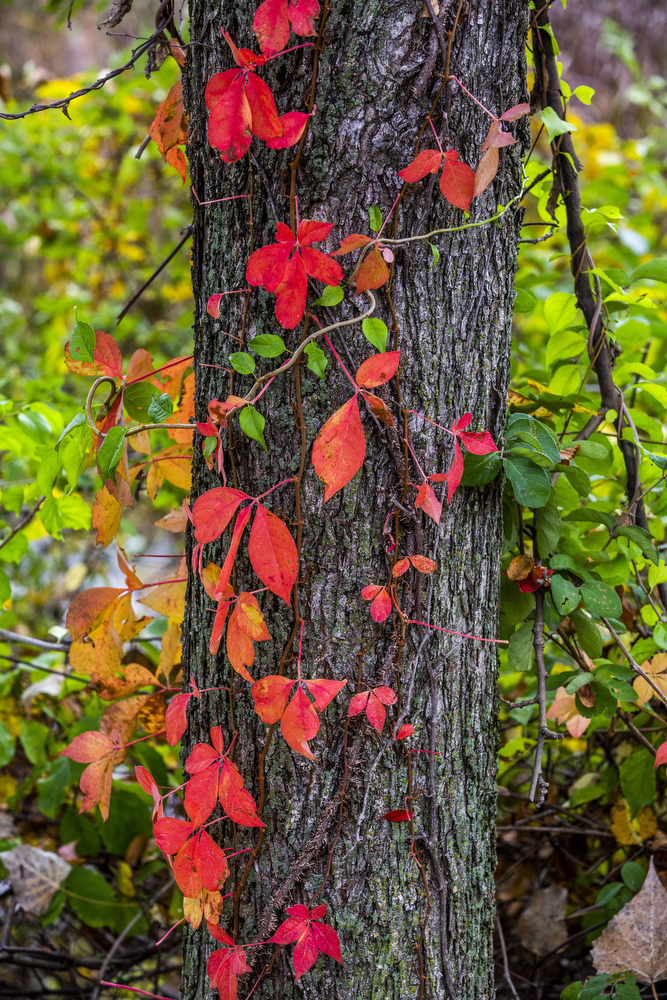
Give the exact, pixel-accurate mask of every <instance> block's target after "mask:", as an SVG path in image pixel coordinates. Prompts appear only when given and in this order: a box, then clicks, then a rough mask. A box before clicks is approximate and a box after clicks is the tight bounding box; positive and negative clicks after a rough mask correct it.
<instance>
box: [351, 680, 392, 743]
mask: <svg viewBox="0 0 667 1000" xmlns="http://www.w3.org/2000/svg"><path fill="white" fill-rule="evenodd" d="M397 701H398V695H397V694H396V692H395V691H394V690H393V689H392V688H390V687H375V688H371V690H370V691H362V692H361V693H360V694H355V696H354V698H353V699H352V701H351V702H350V707H349V708H348V710H347V714H348V716H350V717H352V716H354V715H361V713H362V712H365V713H366V718H367V719H368V721H369V722H370V724H371V726H373V728H374V729H377V731H378V733H380V734H381V733H382V729H383V727H384V722H385V718H386V716H387V713H386V711H385V707H384V706H385V705H395V704H396V702H397ZM396 738H397V739H403V737H402V736H397V737H396Z"/></svg>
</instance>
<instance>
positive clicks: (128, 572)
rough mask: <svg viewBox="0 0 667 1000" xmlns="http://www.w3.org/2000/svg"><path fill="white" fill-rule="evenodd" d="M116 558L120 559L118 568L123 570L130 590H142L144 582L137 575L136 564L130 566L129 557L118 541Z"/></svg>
mask: <svg viewBox="0 0 667 1000" xmlns="http://www.w3.org/2000/svg"><path fill="white" fill-rule="evenodd" d="M116 559H117V560H118V569H119V570H120V571H121V573H122V574H123V576H124V577H125V583H126V584H127V586H128V587H129V589H130V590H141V588H142V587H143V584H142V582H141V580H140V579H139V577H138V576H137V574H136V572H135V570H134V566H130V562H129V559H128V558H127V556H126V554H125V552H124V551H123V549H121V547H120V545H119V544H118V543H117V542H116Z"/></svg>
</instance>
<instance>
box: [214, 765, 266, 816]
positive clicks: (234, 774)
mask: <svg viewBox="0 0 667 1000" xmlns="http://www.w3.org/2000/svg"><path fill="white" fill-rule="evenodd" d="M218 795H219V797H220V805H221V806H222V808H223V809H224V810H225V812H226V813H227V815H228V816H229V818H230V819H231V820H232V822H234V823H238V825H239V826H264V825H265V824H264V823H262V821H261V819H260V818H259V816H258V815H257V806H256V805H255V800H254V799H253V797H252V795H251V794H250V792H248V791H246V789H245V788H244V786H243V778H242V777H241V775H240V774H239V772H238V771H237V769H236V766H235V765H234V764H233V763H232V762H231V761H230V760H227V758H226V757H225V758H224V759H223V762H222V768H221V770H220V778H219V781H218Z"/></svg>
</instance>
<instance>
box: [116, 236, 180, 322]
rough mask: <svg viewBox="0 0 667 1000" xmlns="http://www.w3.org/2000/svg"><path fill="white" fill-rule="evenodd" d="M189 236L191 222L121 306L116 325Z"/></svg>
mask: <svg viewBox="0 0 667 1000" xmlns="http://www.w3.org/2000/svg"><path fill="white" fill-rule="evenodd" d="M191 236H192V223H191V224H190V225H189V226H188V228H187V229H186V230H185V235H184V237H183V239H182V240H181V241H180V243H178V245H177V246H175V247H174V249H173V250H172V251H171V253H170V254H169V256H168V257H167V258H165V260H163V261H162V263H161V264H160V266H159V267H158V268H156V269H155V270H154V271H153V273H152V274H151V276H150V278H148V280H147V281H144V283H143V285H142V286H141V288H139V289H138V290H137V291H136V292H135V293H134V295H133V296H132V298H131V299H130V301H129V302H128V303H127V305H125V306H123V308H122V309H121V311H120V312H119V313H118V316H117V317H116V326H118V324H119V323H120V321H121V320H122V318H123V316H125V315H126V314H127V313H128V312H129V311H130V309H131V308H132V306H133V305H134V303H135V302H136V301H137V300H138V299H140V298H141V296H142V295H143V294H144V292H145V291H146V289H147V288H148V286H149V285H150V284H151V283H152V282H153V281H155V279H156V278H157V276H158V274H159V273H160V272H161V271H163V270H164V269H165V267H166V266H167V264H168V263H169V261H170V260H171V259H172V257H175V256H176V254H177V253H178V251H179V250H180V249H181V247H182V246H183V244H184V243H187V242H188V240H189V239H190V237H191Z"/></svg>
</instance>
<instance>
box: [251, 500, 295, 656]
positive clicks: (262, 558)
mask: <svg viewBox="0 0 667 1000" xmlns="http://www.w3.org/2000/svg"><path fill="white" fill-rule="evenodd" d="M248 556H249V557H250V562H251V563H252V568H253V569H254V571H255V573H256V574H257V576H258V577H259V578H260V580H261V581H262V583H263V584H264V586H266V587H268V588H269V590H270V591H271V592H272V593H274V594H276V595H277V596H278V597H281V598H282V599H283V601H285V603H286V604H289V603H290V601H291V597H292V587H293V586H294V581H295V580H296V578H297V574H298V571H299V558H298V554H297V551H296V545H295V544H294V539H293V538H292V536H291V534H290V533H289V531H288V529H287V526H286V525H285V524H284V523H283V522H282V521H281V520H280V518H279V517H276V515H275V514H272V513H271V511H268V510H266V508H265V507H263V506H262V505H261V504H258V505H257V513H256V514H255V520H254V521H253V525H252V531H251V532H250V541H249V542H248ZM267 638H268V636H267Z"/></svg>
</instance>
